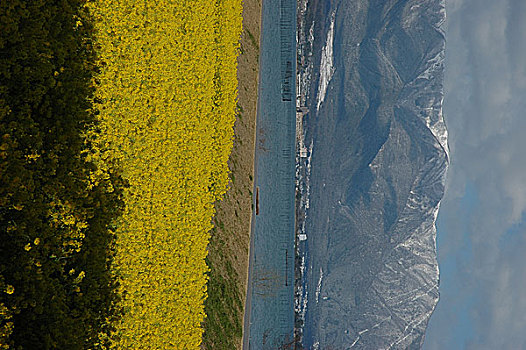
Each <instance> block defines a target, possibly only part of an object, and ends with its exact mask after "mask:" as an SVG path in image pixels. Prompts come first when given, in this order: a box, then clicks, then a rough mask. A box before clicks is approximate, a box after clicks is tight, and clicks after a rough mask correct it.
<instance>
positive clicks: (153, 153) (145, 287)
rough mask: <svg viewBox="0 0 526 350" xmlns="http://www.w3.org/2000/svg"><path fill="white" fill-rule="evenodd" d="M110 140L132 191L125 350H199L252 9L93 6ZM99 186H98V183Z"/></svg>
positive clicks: (122, 226) (205, 3)
mask: <svg viewBox="0 0 526 350" xmlns="http://www.w3.org/2000/svg"><path fill="white" fill-rule="evenodd" d="M87 6H88V7H89V9H90V12H91V14H92V16H93V20H94V23H95V29H96V43H95V47H96V50H97V54H98V59H99V62H98V64H99V66H100V67H101V69H100V73H99V74H98V75H97V76H96V77H95V78H94V85H95V88H96V93H95V99H94V101H95V108H96V109H97V110H98V111H99V115H98V118H99V119H100V133H97V135H96V143H95V144H96V145H95V146H94V147H95V149H94V150H93V152H92V154H91V157H93V158H94V160H95V161H96V162H97V163H98V165H99V168H100V169H101V172H102V173H106V169H108V168H111V167H118V168H119V169H120V170H121V171H122V174H123V176H124V177H125V179H126V180H127V181H128V183H129V187H128V188H126V190H125V193H124V195H125V196H124V198H125V204H126V209H125V212H124V215H123V216H122V218H121V219H120V221H119V223H118V227H117V229H116V236H117V242H116V256H115V262H114V272H115V275H116V276H118V278H119V279H120V292H121V293H122V294H123V296H124V297H123V300H122V306H123V309H124V311H125V314H124V316H123V318H122V319H121V320H120V322H119V324H117V325H116V332H115V336H114V338H113V339H112V342H113V347H114V348H117V349H198V348H199V346H200V344H201V337H202V327H201V324H202V321H203V319H204V317H205V315H204V308H203V302H204V299H205V298H206V282H207V276H206V273H207V271H208V267H207V266H206V264H205V257H206V254H207V250H206V247H207V244H208V240H209V230H210V229H211V227H212V224H211V219H212V217H213V215H214V208H213V203H214V201H215V200H217V199H219V198H221V196H222V195H223V194H224V193H225V191H226V187H227V183H228V167H227V160H228V156H229V154H230V152H231V149H232V139H233V124H234V121H235V112H236V111H235V109H236V94H237V78H236V56H237V54H238V39H239V35H240V32H241V21H242V18H241V0H216V1H214V0H171V1H170V0H158V1H137V0H98V1H97V0H93V1H89V2H88V5H87ZM93 181H97V179H96V178H95V179H93Z"/></svg>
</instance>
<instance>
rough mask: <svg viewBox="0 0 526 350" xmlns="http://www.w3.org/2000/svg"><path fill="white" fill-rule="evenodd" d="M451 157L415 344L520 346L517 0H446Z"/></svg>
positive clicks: (523, 115) (523, 23) (524, 214)
mask: <svg viewBox="0 0 526 350" xmlns="http://www.w3.org/2000/svg"><path fill="white" fill-rule="evenodd" d="M446 3H447V7H446V9H447V29H446V33H447V34H446V40H447V42H446V46H447V49H446V76H445V90H446V94H445V99H444V115H445V118H446V123H447V125H448V129H449V135H450V139H449V145H450V149H451V165H450V168H449V173H448V187H447V192H446V196H445V197H444V200H443V202H442V206H441V211H440V215H439V218H438V250H439V264H440V268H441V277H440V302H439V304H438V306H437V309H436V310H435V313H434V314H433V316H432V318H431V322H430V324H429V328H428V331H427V336H426V342H425V345H424V349H426V350H435V349H440V350H443V349H448V350H450V349H499V350H506V349H511V350H513V349H526V0H446Z"/></svg>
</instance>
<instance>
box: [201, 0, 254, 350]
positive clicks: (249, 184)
mask: <svg viewBox="0 0 526 350" xmlns="http://www.w3.org/2000/svg"><path fill="white" fill-rule="evenodd" d="M261 1H262V0H244V2H243V33H242V35H241V40H240V43H241V50H240V55H239V56H238V60H237V62H238V67H237V77H238V110H239V111H238V116H237V120H236V123H235V127H234V134H235V136H234V146H233V151H232V154H231V155H230V160H229V167H230V170H231V174H230V184H229V190H228V192H227V193H226V195H225V197H224V199H223V200H222V201H220V202H217V203H216V212H217V214H216V216H215V218H214V223H215V227H214V229H213V230H212V233H211V234H212V236H211V240H210V244H209V256H208V258H207V260H208V264H209V266H210V268H211V272H210V281H209V285H208V295H209V297H208V299H207V301H206V303H205V308H206V309H205V311H206V313H207V319H206V320H205V323H204V328H205V334H204V336H203V348H205V349H214V350H215V349H234V348H236V349H241V348H242V327H243V315H244V308H245V305H244V304H245V296H246V290H247V280H248V256H249V244H250V224H251V217H252V210H253V204H252V203H253V201H252V197H253V194H252V189H253V176H254V150H255V128H256V106H257V98H258V69H259V36H260V20H261Z"/></svg>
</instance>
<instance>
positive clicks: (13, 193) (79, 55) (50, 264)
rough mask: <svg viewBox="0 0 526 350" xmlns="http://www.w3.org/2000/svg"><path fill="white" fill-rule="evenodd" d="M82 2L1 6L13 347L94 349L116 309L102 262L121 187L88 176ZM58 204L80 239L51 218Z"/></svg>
mask: <svg viewBox="0 0 526 350" xmlns="http://www.w3.org/2000/svg"><path fill="white" fill-rule="evenodd" d="M82 3H83V1H75V0H62V1H60V0H55V1H51V0H31V1H25V0H0V277H1V278H3V282H2V283H0V287H2V288H4V289H5V286H8V285H9V286H13V287H14V292H13V293H12V294H9V293H7V292H6V291H5V290H0V303H2V304H4V305H5V306H6V307H7V309H8V310H10V313H11V314H12V315H13V317H12V319H11V321H12V322H13V323H14V329H13V331H12V334H11V335H10V337H9V345H10V346H11V347H12V348H15V349H19V348H20V349H72V350H73V349H85V348H88V347H91V348H93V347H94V343H95V342H96V341H97V333H99V332H100V330H101V329H102V328H101V327H103V323H104V322H103V321H104V320H105V319H106V318H107V317H108V318H115V317H118V314H119V313H118V312H117V310H115V307H114V305H115V304H116V302H117V296H116V294H115V292H114V287H115V285H114V282H113V281H112V278H111V275H110V272H109V266H110V264H111V261H112V254H113V253H112V252H113V250H112V244H113V242H114V236H113V233H112V230H111V225H112V222H113V221H114V220H115V219H116V218H117V217H118V216H119V215H120V213H121V212H122V207H123V202H122V198H121V197H122V188H123V186H124V185H125V184H124V183H123V181H122V179H121V177H120V176H119V175H118V174H114V173H112V174H109V175H110V177H109V179H107V180H105V181H102V182H100V183H98V184H90V180H89V179H90V174H91V173H93V172H94V171H95V170H96V166H95V165H94V164H92V163H90V162H87V161H86V159H85V154H86V153H87V151H88V146H89V145H87V144H86V142H85V137H84V136H83V135H84V133H85V132H86V130H87V129H88V128H91V127H95V126H96V125H95V119H94V115H93V111H92V109H91V104H90V102H89V101H90V98H91V96H92V93H93V88H92V87H91V85H90V83H91V78H92V74H93V73H94V72H95V66H94V59H95V56H94V53H93V50H92V47H91V35H92V27H91V25H90V22H89V15H88V14H87V13H85V12H84V11H85V10H84V9H83V7H82ZM79 24H80V25H79ZM112 188H113V189H114V190H112ZM57 203H62V204H64V203H65V205H67V206H68V208H70V215H72V216H73V217H75V218H76V220H77V221H78V222H82V223H84V224H85V226H86V227H84V228H82V229H81V230H80V232H82V235H83V236H84V237H78V235H77V236H75V234H73V233H74V232H73V233H72V231H75V230H73V229H72V226H71V225H67V224H64V223H63V222H61V221H60V220H58V221H57V220H54V219H53V218H52V217H51V213H54V212H57V209H56V208H57ZM35 240H36V241H35ZM72 245H76V246H78V247H80V249H78V251H77V250H74V249H70V248H68V247H71V246H72ZM72 271H73V272H72ZM81 271H84V274H85V277H84V278H83V279H82V278H78V275H79V273H80V272H81ZM0 321H1V322H2V324H3V323H5V322H6V320H4V319H2V320H0ZM0 345H4V344H0Z"/></svg>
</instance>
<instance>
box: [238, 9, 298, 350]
mask: <svg viewBox="0 0 526 350" xmlns="http://www.w3.org/2000/svg"><path fill="white" fill-rule="evenodd" d="M261 25H262V28H261V33H262V34H261V42H260V70H259V74H260V76H259V100H258V113H257V129H256V159H255V178H254V190H253V194H254V195H253V197H254V206H255V207H256V208H255V209H256V210H254V214H253V217H252V236H251V248H250V260H249V282H248V291H247V303H246V305H247V308H246V312H245V334H244V339H243V343H244V348H245V349H279V348H285V347H286V346H287V344H290V343H291V342H292V340H293V330H294V311H293V310H294V308H293V305H294V295H293V284H294V224H295V221H294V216H295V215H294V212H295V202H294V201H295V199H294V194H295V184H294V176H295V117H296V115H295V111H296V107H295V96H296V88H295V72H296V37H295V35H296V1H295V0H265V1H263V7H262V24H261Z"/></svg>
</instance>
